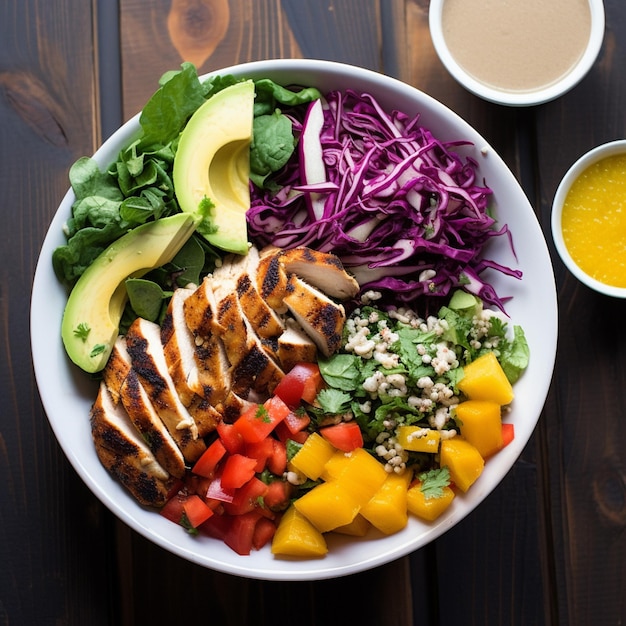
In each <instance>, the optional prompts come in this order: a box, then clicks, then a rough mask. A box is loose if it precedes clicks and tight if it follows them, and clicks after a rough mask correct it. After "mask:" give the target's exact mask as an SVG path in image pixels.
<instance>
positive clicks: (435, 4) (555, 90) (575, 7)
mask: <svg viewBox="0 0 626 626" xmlns="http://www.w3.org/2000/svg"><path fill="white" fill-rule="evenodd" d="M429 27H430V33H431V37H432V40H433V45H434V46H435V51H436V52H437V55H438V56H439V58H440V60H441V62H442V63H443V64H444V66H445V67H446V68H447V69H448V71H449V72H450V74H452V76H453V77H454V78H455V79H456V80H457V81H458V82H459V83H460V84H461V85H463V86H464V87H465V88H466V89H467V90H468V91H470V92H472V93H474V94H475V95H477V96H479V97H481V98H483V99H485V100H488V101H491V102H495V103H498V104H504V105H509V106H532V105H537V104H542V103H544V102H548V101H550V100H554V99H555V98H557V97H559V96H561V95H562V94H564V93H566V92H567V91H569V90H570V89H572V88H573V87H574V86H575V85H576V84H577V83H578V82H579V81H580V80H582V79H583V77H584V76H585V75H586V74H587V72H588V71H589V70H590V69H591V67H592V66H593V64H594V63H595V60H596V58H597V56H598V53H599V52H600V49H601V48H602V42H603V40H604V27H605V15H604V5H603V2H602V0H506V1H504V0H431V2H430V9H429Z"/></svg>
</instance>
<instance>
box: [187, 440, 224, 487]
mask: <svg viewBox="0 0 626 626" xmlns="http://www.w3.org/2000/svg"><path fill="white" fill-rule="evenodd" d="M225 454H226V447H225V446H224V443H223V442H222V440H221V439H216V440H215V441H214V442H213V443H212V444H211V445H210V446H209V447H208V448H207V449H206V450H205V451H204V452H203V454H202V456H201V457H200V458H199V459H198V460H197V461H196V464H195V465H194V466H193V468H192V470H191V471H192V472H193V473H194V474H198V475H199V476H205V477H206V478H212V477H213V474H214V473H215V468H216V467H217V464H218V463H219V462H220V461H221V460H222V457H223V456H224V455H225Z"/></svg>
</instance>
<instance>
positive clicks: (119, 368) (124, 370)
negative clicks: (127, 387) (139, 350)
mask: <svg viewBox="0 0 626 626" xmlns="http://www.w3.org/2000/svg"><path fill="white" fill-rule="evenodd" d="M131 367H132V366H131V362H130V356H129V355H128V351H127V350H126V340H125V339H124V337H118V338H117V340H116V341H115V344H114V346H113V350H111V355H110V356H109V360H108V361H107V364H106V366H105V368H104V370H103V371H102V379H103V380H104V382H105V383H106V386H107V388H108V390H109V393H110V394H111V398H112V400H113V402H115V403H117V402H119V401H120V388H121V386H122V384H123V383H124V380H125V379H126V376H128V372H129V371H130V368H131Z"/></svg>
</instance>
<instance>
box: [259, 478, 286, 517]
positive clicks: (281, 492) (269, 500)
mask: <svg viewBox="0 0 626 626" xmlns="http://www.w3.org/2000/svg"><path fill="white" fill-rule="evenodd" d="M292 493H293V486H292V485H291V484H290V483H288V482H286V481H284V480H274V481H272V482H271V483H270V484H269V485H267V492H266V494H265V496H264V497H263V499H264V501H265V506H266V507H267V508H268V509H270V510H272V511H284V510H285V509H286V508H287V507H288V506H289V501H290V499H291V494H292Z"/></svg>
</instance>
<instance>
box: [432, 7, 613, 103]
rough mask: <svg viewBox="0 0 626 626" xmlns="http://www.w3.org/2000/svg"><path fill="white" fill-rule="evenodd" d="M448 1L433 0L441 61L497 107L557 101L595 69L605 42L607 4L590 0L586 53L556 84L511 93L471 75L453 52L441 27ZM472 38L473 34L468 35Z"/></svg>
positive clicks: (435, 39) (435, 42)
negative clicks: (605, 11) (499, 105)
mask: <svg viewBox="0 0 626 626" xmlns="http://www.w3.org/2000/svg"><path fill="white" fill-rule="evenodd" d="M445 1H446V0H431V2H430V9H429V14H428V18H429V27H430V34H431V37H432V40H433V45H434V46H435V50H436V52H437V55H438V56H439V58H440V60H441V62H442V63H443V64H444V66H445V67H446V68H447V70H448V71H449V72H450V74H452V76H453V77H454V78H455V79H456V80H457V81H458V82H459V83H460V84H461V85H463V87H465V88H466V89H467V90H468V91H470V92H472V93H473V94H475V95H477V96H479V97H480V98H483V99H484V100H488V101H490V102H495V103H497V104H503V105H508V106H533V105H538V104H542V103H544V102H548V101H550V100H554V99H555V98H558V97H559V96H561V95H563V94H564V93H566V92H567V91H569V90H570V89H572V88H573V87H574V86H575V85H577V84H578V83H579V82H580V81H581V80H582V79H583V78H584V76H585V75H586V74H587V72H588V71H589V70H590V69H591V67H592V66H593V64H594V62H595V60H596V58H597V56H598V53H599V52H600V49H601V47H602V41H603V39H604V24H605V16H604V5H603V2H602V0H589V9H590V14H591V30H590V36H589V40H588V42H587V45H586V47H585V50H584V52H583V54H582V56H581V57H580V59H579V60H578V62H577V63H576V65H575V66H574V67H573V68H572V69H571V70H570V71H569V72H567V73H566V74H564V75H563V76H562V77H561V78H560V79H559V80H557V81H556V82H554V83H552V84H549V85H547V86H543V87H542V86H538V87H537V89H532V90H528V91H511V90H506V89H498V88H496V87H494V86H489V85H487V84H485V83H483V82H481V81H480V80H477V79H476V78H475V77H474V76H472V75H471V74H469V73H468V72H467V71H466V70H465V69H464V68H463V67H462V66H461V65H460V64H459V62H458V60H457V59H456V58H455V57H454V56H453V54H452V53H451V52H450V49H449V47H448V45H447V43H446V38H445V36H444V32H443V28H442V15H443V6H444V3H445ZM468 36H469V37H471V36H472V33H468Z"/></svg>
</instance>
